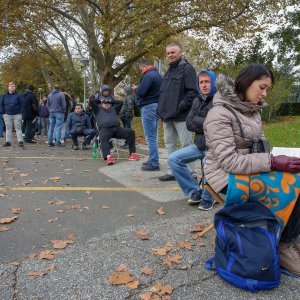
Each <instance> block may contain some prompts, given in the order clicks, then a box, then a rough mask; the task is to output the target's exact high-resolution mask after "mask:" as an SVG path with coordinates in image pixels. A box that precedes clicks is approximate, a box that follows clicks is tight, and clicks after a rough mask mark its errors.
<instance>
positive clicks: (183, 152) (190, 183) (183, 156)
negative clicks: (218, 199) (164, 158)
mask: <svg viewBox="0 0 300 300" xmlns="http://www.w3.org/2000/svg"><path fill="white" fill-rule="evenodd" d="M204 157H205V151H201V150H199V149H198V147H197V146H196V145H195V144H194V145H190V146H187V147H184V148H181V149H179V150H177V151H175V152H172V153H171V154H170V155H169V158H168V165H169V168H170V169H171V171H172V174H173V175H174V176H175V178H176V181H177V182H178V184H179V185H180V187H181V189H182V191H183V193H184V196H185V197H190V196H191V195H192V193H193V192H196V191H199V189H200V188H199V184H198V182H196V180H195V179H194V178H193V176H192V174H191V172H190V171H189V169H188V167H187V165H186V164H188V163H190V162H193V161H196V160H197V159H200V160H204ZM203 165H204V164H202V166H203ZM201 198H202V199H203V200H205V201H210V202H211V201H212V200H213V197H212V195H211V194H210V193H209V192H208V191H207V190H206V189H204V190H203V192H202V196H201Z"/></svg>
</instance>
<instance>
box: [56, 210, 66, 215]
mask: <svg viewBox="0 0 300 300" xmlns="http://www.w3.org/2000/svg"><path fill="white" fill-rule="evenodd" d="M56 212H57V213H59V214H62V213H64V212H65V211H64V210H63V209H59V210H57V211H56Z"/></svg>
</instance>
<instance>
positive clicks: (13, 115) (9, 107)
mask: <svg viewBox="0 0 300 300" xmlns="http://www.w3.org/2000/svg"><path fill="white" fill-rule="evenodd" d="M23 108H24V103H23V97H22V96H21V95H20V94H19V93H17V92H16V85H15V84H14V83H13V82H10V83H9V84H8V91H7V92H6V93H5V94H3V95H2V96H1V98H0V112H1V113H2V114H3V118H4V122H5V126H6V136H5V139H6V142H5V144H4V145H3V147H8V146H11V136H12V128H13V125H14V126H15V130H16V133H17V140H18V145H19V146H20V147H23V137H22V129H21V127H22V112H23Z"/></svg>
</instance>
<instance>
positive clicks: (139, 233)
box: [135, 230, 149, 240]
mask: <svg viewBox="0 0 300 300" xmlns="http://www.w3.org/2000/svg"><path fill="white" fill-rule="evenodd" d="M135 234H136V235H137V236H138V237H139V238H141V239H142V240H149V237H148V234H149V232H148V231H145V230H139V231H136V233H135Z"/></svg>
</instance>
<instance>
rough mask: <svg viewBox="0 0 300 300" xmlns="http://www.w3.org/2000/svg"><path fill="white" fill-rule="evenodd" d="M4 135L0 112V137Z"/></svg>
mask: <svg viewBox="0 0 300 300" xmlns="http://www.w3.org/2000/svg"><path fill="white" fill-rule="evenodd" d="M2 135H3V121H2V113H0V137H2Z"/></svg>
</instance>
